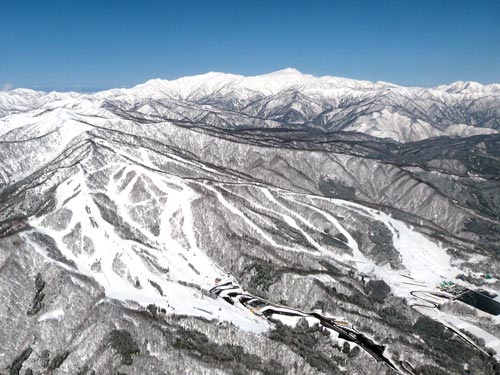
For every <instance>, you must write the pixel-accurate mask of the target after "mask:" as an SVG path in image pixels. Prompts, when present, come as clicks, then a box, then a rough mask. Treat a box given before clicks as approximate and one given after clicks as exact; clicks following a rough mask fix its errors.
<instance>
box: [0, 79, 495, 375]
mask: <svg viewBox="0 0 500 375" xmlns="http://www.w3.org/2000/svg"><path fill="white" fill-rule="evenodd" d="M499 243H500V85H489V86H484V85H480V84H477V83H472V82H456V83H454V84H451V85H447V86H438V87H435V88H409V87H401V86H396V85H393V84H389V83H385V82H377V83H372V82H367V81H356V80H350V79H345V78H335V77H313V76H310V75H305V74H302V73H300V72H298V71H296V70H294V69H285V70H282V71H278V72H274V73H271V74H267V75H262V76H256V77H243V76H237V75H230V74H223V73H208V74H205V75H201V76H195V77H186V78H181V79H177V80H173V81H165V80H151V81H148V82H146V83H144V84H141V85H138V86H135V87H133V88H130V89H113V90H108V91H102V92H97V93H91V94H88V93H87V94H83V93H56V92H52V93H44V92H36V91H32V90H26V89H16V90H12V91H8V92H3V93H0V285H1V288H0V318H1V319H0V374H3V373H4V372H6V373H9V374H30V373H53V374H75V373H78V374H82V375H83V374H107V373H115V374H119V373H127V374H160V373H164V374H169V373H190V374H202V373H203V374H246V373H249V374H301V375H302V374H394V373H401V374H415V375H416V374H464V375H465V374H484V375H490V374H491V375H493V374H498V373H499V371H500V366H499V363H498V359H499V355H500V340H499V338H500V329H499V328H498V327H499V326H500V325H499V323H500V320H499V319H500V315H499V314H496V312H497V308H498V306H500V297H499V296H498V294H500V282H499V277H500V262H499V259H500V248H499V246H498V244H499ZM221 280H230V281H227V285H230V286H231V288H233V289H234V288H236V289H234V290H237V292H234V293H233V294H231V295H230V297H231V298H225V299H224V298H221V295H224V293H226V294H227V293H229V292H228V291H225V289H224V285H225V284H224V283H223V282H222V281H221ZM221 283H222V284H221ZM214 287H216V290H218V294H216V295H214V294H213V293H210V291H211V290H214ZM465 296H466V297H465ZM228 302H230V303H228ZM290 312H292V313H290ZM498 312H499V313H500V310H498ZM287 314H288V315H287ZM495 314H496V315H495ZM314 317H320V318H321V319H320V322H327V323H325V324H323V325H322V324H319V323H318V319H316V320H314ZM329 327H330V328H332V327H333V328H335V329H330V328H329ZM343 332H349V334H351V335H352V337H350V336H349V337H348V336H346V335H345V334H344V336H343ZM367 348H372V349H367ZM373 348H375V349H373ZM370 350H374V351H375V352H376V354H374V352H373V351H372V352H370ZM381 359H383V360H381ZM388 364H389V365H388Z"/></svg>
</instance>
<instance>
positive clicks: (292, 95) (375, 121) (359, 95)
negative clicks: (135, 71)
mask: <svg viewBox="0 0 500 375" xmlns="http://www.w3.org/2000/svg"><path fill="white" fill-rule="evenodd" d="M499 98H500V85H499V84H492V85H488V86H484V85H481V84H479V83H476V82H455V83H453V84H451V85H447V86H446V85H445V86H438V87H435V88H418V87H401V86H397V85H393V84H389V83H385V82H376V83H373V82H368V81H357V80H351V79H345V78H336V77H328V76H327V77H314V76H311V75H306V74H302V73H300V72H299V71H297V70H295V69H284V70H281V71H278V72H274V73H270V74H266V75H262V76H256V77H243V76H238V75H233V74H224V73H207V74H203V75H199V76H193V77H186V78H180V79H176V80H173V81H166V80H160V79H155V80H150V81H148V82H146V83H144V84H141V85H137V86H135V87H133V88H131V89H114V90H108V91H103V92H98V93H95V94H77V93H42V92H36V91H31V90H23V89H18V90H13V91H9V92H5V93H0V116H6V115H8V114H11V113H19V112H23V111H28V110H46V109H54V108H67V109H71V108H73V109H76V108H79V109H80V110H84V109H85V108H101V107H105V108H117V109H119V110H124V111H127V112H128V113H130V114H133V115H134V116H136V117H146V118H148V119H171V120H178V121H192V122H195V123H202V124H205V125H211V126H217V127H224V128H247V127H259V128H260V127H265V128H308V129H309V128H313V129H321V130H324V131H352V132H362V133H364V134H368V135H372V136H375V137H382V138H385V137H387V138H391V139H393V140H396V141H399V142H411V141H419V140H422V139H427V138H431V137H439V136H471V135H478V134H497V133H498V132H499V130H500V123H499V120H498V118H499V111H500V109H499V108H498V103H499V100H500V99H499ZM78 105H79V106H80V107H74V106H78ZM81 106H83V107H81ZM7 120H8V119H7ZM4 121H6V120H4Z"/></svg>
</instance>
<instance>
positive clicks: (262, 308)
mask: <svg viewBox="0 0 500 375" xmlns="http://www.w3.org/2000/svg"><path fill="white" fill-rule="evenodd" d="M210 293H213V294H215V295H217V296H219V297H221V298H222V299H224V300H225V301H226V302H228V303H230V304H232V305H234V304H235V303H239V304H241V305H243V306H244V307H246V308H247V309H249V310H250V311H252V312H253V313H254V314H256V315H259V316H264V317H266V318H270V317H272V316H273V315H283V316H297V317H311V318H315V319H316V320H317V321H318V323H319V324H320V325H321V326H323V327H325V328H327V329H329V330H332V331H335V332H337V333H338V337H339V338H340V339H343V340H346V341H349V342H353V343H355V344H356V345H358V346H359V347H360V348H362V349H363V350H365V351H366V352H367V353H368V354H370V355H371V356H372V357H373V358H375V359H376V360H377V361H378V362H382V363H384V364H385V365H386V366H387V367H389V368H390V369H391V370H393V371H394V372H395V373H397V374H412V372H410V371H409V370H408V369H407V367H408V366H406V365H404V364H403V363H401V367H400V368H398V367H397V366H396V365H395V364H394V363H393V362H392V361H391V360H390V359H389V358H387V357H386V356H385V355H384V351H385V347H384V346H382V345H378V344H376V343H375V342H373V341H372V340H371V339H369V338H368V337H366V336H365V335H363V334H362V333H360V332H359V331H358V330H356V328H355V327H354V326H352V325H349V323H347V322H344V321H339V320H336V319H334V318H332V317H328V316H325V315H322V314H320V313H318V312H314V311H310V312H305V311H301V310H298V309H292V308H289V307H285V306H280V305H277V304H274V303H272V302H269V301H266V300H264V299H262V298H260V297H256V296H254V295H251V294H248V293H246V292H245V291H244V290H243V289H242V288H241V287H240V286H239V285H238V284H237V283H236V281H235V280H234V279H233V278H232V277H230V276H229V277H227V278H225V279H224V280H221V281H219V282H218V283H217V285H215V286H214V287H213V288H212V289H210Z"/></svg>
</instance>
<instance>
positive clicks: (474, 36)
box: [0, 0, 500, 90]
mask: <svg viewBox="0 0 500 375" xmlns="http://www.w3.org/2000/svg"><path fill="white" fill-rule="evenodd" d="M286 67H294V68H297V69H299V70H300V71H302V72H304V73H310V74H314V75H333V76H341V77H349V78H356V79H367V80H372V81H377V80H382V81H388V82H394V83H398V84H403V85H419V86H433V85H438V84H441V83H450V82H452V81H456V80H473V81H479V82H481V83H492V82H500V0H492V1H490V0H474V1H473V0H467V1H462V0H433V1H430V0H418V1H413V0H397V1H392V0H391V1H381V0H379V1H376V0H370V1H368V0H365V1H361V0H359V1H355V0H354V1H353V0H342V1H333V0H331V1H319V0H318V1H315V0H310V1H293V0H289V1H273V0H265V1H261V0H251V1H238V0H230V1H226V0H205V1H189V0H184V1H148V0H143V1H139V0H137V1H129V0H119V1H118V0H117V1H110V0H80V1H77V0H67V1H63V0H61V1H52V0H36V1H27V0H0V88H2V87H4V88H7V87H9V86H12V87H30V88H35V89H42V90H52V89H57V90H68V89H73V90H96V89H104V88H110V87H129V86H132V85H135V84H137V83H141V82H144V81H146V80H148V79H151V78H165V79H172V78H177V77H180V76H185V75H193V74H199V73H205V72H208V71H223V72H229V73H236V74H244V75H255V74H261V73H267V72H271V71H274V70H279V69H282V68H286Z"/></svg>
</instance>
